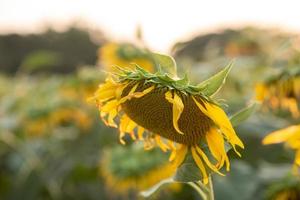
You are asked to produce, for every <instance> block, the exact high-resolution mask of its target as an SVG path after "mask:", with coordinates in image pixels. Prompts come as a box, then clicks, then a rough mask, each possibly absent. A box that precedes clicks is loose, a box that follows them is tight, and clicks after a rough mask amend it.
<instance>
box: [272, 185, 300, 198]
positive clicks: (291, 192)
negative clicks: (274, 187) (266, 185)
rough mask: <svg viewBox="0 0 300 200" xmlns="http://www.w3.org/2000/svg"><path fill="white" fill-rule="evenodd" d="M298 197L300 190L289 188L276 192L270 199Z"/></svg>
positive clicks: (299, 196)
mask: <svg viewBox="0 0 300 200" xmlns="http://www.w3.org/2000/svg"><path fill="white" fill-rule="evenodd" d="M299 199H300V191H299V190H297V188H294V189H293V188H290V189H286V190H282V191H280V192H278V193H277V194H276V195H274V197H273V198H272V200H299Z"/></svg>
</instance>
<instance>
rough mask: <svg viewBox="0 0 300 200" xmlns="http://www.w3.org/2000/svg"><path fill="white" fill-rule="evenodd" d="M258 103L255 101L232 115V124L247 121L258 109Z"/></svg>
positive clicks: (235, 124)
mask: <svg viewBox="0 0 300 200" xmlns="http://www.w3.org/2000/svg"><path fill="white" fill-rule="evenodd" d="M258 105H259V104H258V103H257V102H254V103H252V104H250V105H249V106H248V107H246V108H243V109H242V110H240V111H238V112H237V113H235V114H234V115H232V116H231V117H230V121H231V124H232V125H233V126H237V125H239V124H240V123H241V122H243V121H245V120H246V119H248V118H249V117H250V116H251V115H252V114H253V113H254V112H255V111H256V109H257V107H258Z"/></svg>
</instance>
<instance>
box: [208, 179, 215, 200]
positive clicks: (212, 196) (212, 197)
mask: <svg viewBox="0 0 300 200" xmlns="http://www.w3.org/2000/svg"><path fill="white" fill-rule="evenodd" d="M208 187H209V190H208V191H209V192H208V195H207V196H208V199H209V200H214V199H215V195H214V187H213V182H212V178H211V176H209V178H208Z"/></svg>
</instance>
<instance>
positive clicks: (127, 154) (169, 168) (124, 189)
mask: <svg viewBox="0 0 300 200" xmlns="http://www.w3.org/2000/svg"><path fill="white" fill-rule="evenodd" d="M124 158H126V159H124ZM167 159H168V158H167V157H166V154H161V153H160V152H159V151H158V149H153V150H151V151H144V150H143V145H140V143H135V144H132V145H130V146H129V147H128V148H124V147H121V146H116V147H114V148H110V149H107V150H106V151H104V154H103V157H102V159H101V163H100V168H99V170H100V171H99V172H100V174H101V175H102V176H103V178H104V180H105V183H106V185H107V186H108V187H109V188H110V189H113V190H114V191H117V192H118V193H119V194H121V195H125V194H129V193H130V192H137V191H141V190H145V189H149V188H150V187H152V186H153V185H155V184H157V183H159V182H160V181H161V180H163V179H166V178H169V177H171V176H172V175H173V173H174V172H175V170H176V168H174V166H173V165H171V164H170V163H169V162H167V161H168V160H167ZM177 189H178V188H177Z"/></svg>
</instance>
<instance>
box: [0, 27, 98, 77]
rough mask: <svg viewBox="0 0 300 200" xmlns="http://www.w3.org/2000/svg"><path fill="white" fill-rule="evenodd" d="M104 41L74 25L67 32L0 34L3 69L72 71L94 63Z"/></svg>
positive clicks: (0, 63) (5, 70)
mask: <svg viewBox="0 0 300 200" xmlns="http://www.w3.org/2000/svg"><path fill="white" fill-rule="evenodd" d="M100 35H101V33H100ZM97 38H102V35H101V36H97ZM103 42H104V39H100V40H98V41H95V40H93V39H92V37H91V33H90V31H89V30H85V29H83V28H78V27H75V26H73V27H70V28H69V29H68V30H66V31H64V32H58V31H54V30H52V29H48V30H47V31H45V32H43V33H40V34H28V35H20V34H7V35H0V72H5V73H9V74H14V73H16V72H17V71H30V72H38V71H41V70H42V71H47V72H55V73H69V72H73V71H74V70H75V69H76V68H77V67H78V66H79V65H94V64H95V62H96V60H97V49H98V48H99V46H101V44H102V43H103Z"/></svg>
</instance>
